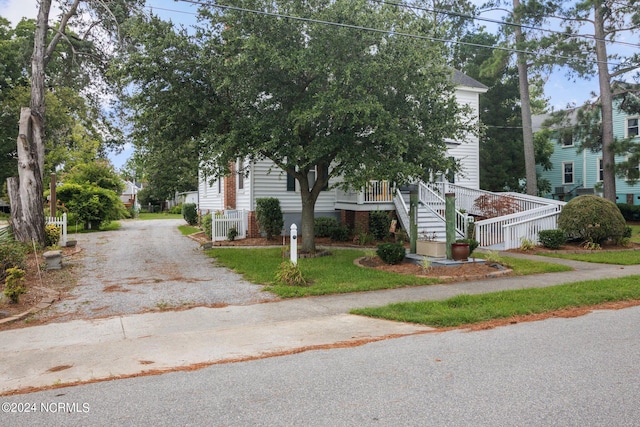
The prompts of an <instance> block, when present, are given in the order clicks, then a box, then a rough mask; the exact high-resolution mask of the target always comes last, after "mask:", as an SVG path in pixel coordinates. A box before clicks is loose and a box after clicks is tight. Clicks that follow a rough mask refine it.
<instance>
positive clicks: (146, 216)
mask: <svg viewBox="0 0 640 427" xmlns="http://www.w3.org/2000/svg"><path fill="white" fill-rule="evenodd" d="M181 218H182V215H181V214H170V213H167V212H153V213H151V212H140V213H139V214H138V219H141V220H148V219H181Z"/></svg>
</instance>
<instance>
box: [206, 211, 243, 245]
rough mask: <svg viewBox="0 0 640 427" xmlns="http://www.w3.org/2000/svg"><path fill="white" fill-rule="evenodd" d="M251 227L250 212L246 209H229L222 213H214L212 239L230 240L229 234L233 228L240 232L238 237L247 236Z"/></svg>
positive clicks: (212, 217)
mask: <svg viewBox="0 0 640 427" xmlns="http://www.w3.org/2000/svg"><path fill="white" fill-rule="evenodd" d="M248 227H249V212H248V211H246V210H244V209H243V210H238V211H236V210H227V211H224V212H223V213H222V214H219V213H218V214H216V213H213V214H212V216H211V240H212V241H214V242H216V241H220V240H228V238H227V235H228V234H229V230H230V229H231V228H235V229H236V231H237V232H238V235H237V236H236V239H245V238H246V237H247V228H248Z"/></svg>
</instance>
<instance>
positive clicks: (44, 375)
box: [0, 254, 640, 394]
mask: <svg viewBox="0 0 640 427" xmlns="http://www.w3.org/2000/svg"><path fill="white" fill-rule="evenodd" d="M509 256H516V255H515V254H509ZM522 256H526V255H522ZM535 258H536V259H542V260H544V261H549V262H557V263H562V264H567V265H571V266H572V267H574V268H575V271H570V272H565V273H553V274H544V275H534V276H523V277H502V278H493V279H487V280H479V281H469V282H460V283H452V284H445V285H432V286H421V287H413V288H403V289H394V290H385V291H376V292H363V293H353V294H344V295H330V296H324V297H312V298H301V299H292V300H284V301H278V302H270V303H263V304H255V305H245V306H228V307H224V308H203V307H200V308H194V309H191V310H187V311H174V312H162V313H148V314H137V315H129V316H116V317H111V318H107V319H99V320H76V321H71V322H67V323H51V324H47V325H43V326H34V327H29V328H23V329H16V330H9V331H4V332H0V360H2V363H1V364H0V393H2V394H10V393H12V392H15V391H19V390H25V389H30V388H40V387H48V386H55V385H61V384H72V383H77V382H87V381H94V380H108V379H112V378H119V377H126V376H133V375H138V374H144V373H145V372H146V373H152V372H162V371H168V370H172V369H176V368H179V369H188V368H189V367H192V366H198V365H201V366H202V365H206V364H212V363H224V362H234V361H241V360H250V359H253V358H260V357H268V356H274V355H279V354H288V353H294V352H299V351H304V350H308V349H314V348H329V347H332V346H348V345H357V344H360V343H364V342H370V341H375V340H379V339H385V338H391V337H397V336H403V335H410V334H416V333H424V332H428V331H430V330H431V329H430V328H428V327H424V326H418V325H411V324H403V323H398V322H390V321H386V320H376V319H369V318H364V317H360V316H354V315H349V314H348V312H349V310H350V309H352V308H359V307H367V306H380V305H385V304H388V303H392V302H398V301H418V300H439V299H445V298H449V297H451V296H455V295H459V294H463V293H466V294H477V293H486V292H493V291H499V290H507V289H523V288H532V287H545V286H552V285H556V284H561V283H569V282H576V281H582V280H592V279H602V278H615V277H622V276H628V275H634V274H640V266H624V267H623V266H612V265H602V264H589V263H581V262H575V261H566V260H559V259H551V258H540V257H535Z"/></svg>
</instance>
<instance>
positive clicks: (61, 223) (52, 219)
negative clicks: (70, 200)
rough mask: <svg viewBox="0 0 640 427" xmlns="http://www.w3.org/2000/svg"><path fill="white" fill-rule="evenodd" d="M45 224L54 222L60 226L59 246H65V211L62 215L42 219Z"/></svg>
mask: <svg viewBox="0 0 640 427" xmlns="http://www.w3.org/2000/svg"><path fill="white" fill-rule="evenodd" d="M44 222H45V224H55V225H57V226H58V227H60V242H59V243H58V244H59V245H60V246H67V213H66V212H65V213H63V214H62V216H49V217H46V218H45V219H44Z"/></svg>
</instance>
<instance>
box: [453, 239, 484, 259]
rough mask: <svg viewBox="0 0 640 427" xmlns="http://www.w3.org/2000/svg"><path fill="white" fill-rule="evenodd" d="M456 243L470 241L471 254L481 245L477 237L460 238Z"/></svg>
mask: <svg viewBox="0 0 640 427" xmlns="http://www.w3.org/2000/svg"><path fill="white" fill-rule="evenodd" d="M456 243H468V244H469V255H471V254H472V253H473V251H475V250H476V249H477V248H478V246H480V242H478V241H477V240H475V239H458V240H456Z"/></svg>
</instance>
